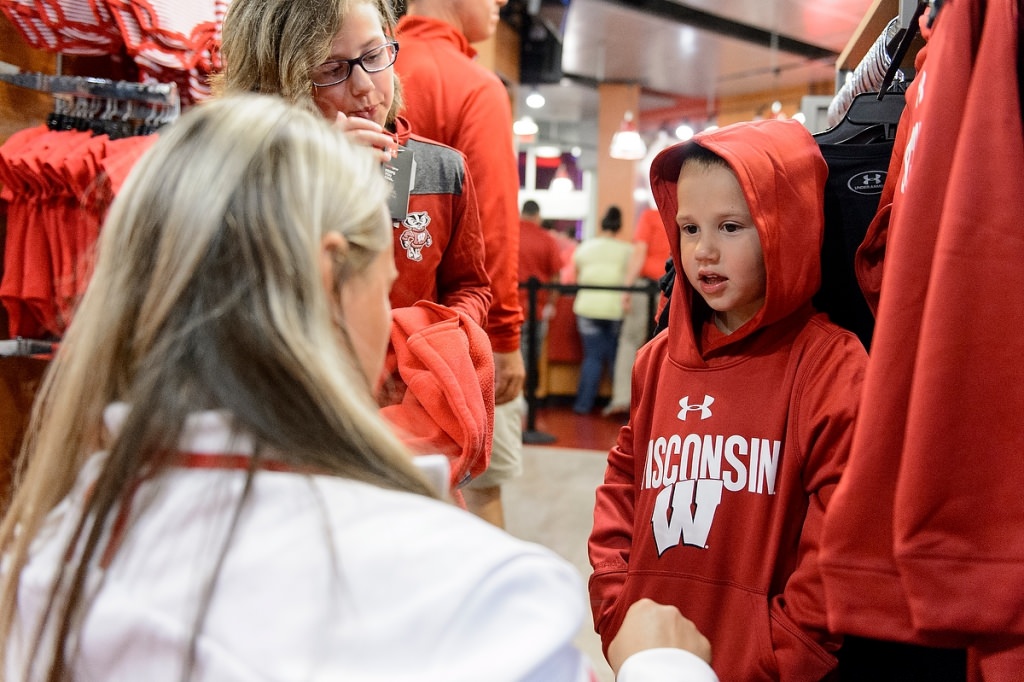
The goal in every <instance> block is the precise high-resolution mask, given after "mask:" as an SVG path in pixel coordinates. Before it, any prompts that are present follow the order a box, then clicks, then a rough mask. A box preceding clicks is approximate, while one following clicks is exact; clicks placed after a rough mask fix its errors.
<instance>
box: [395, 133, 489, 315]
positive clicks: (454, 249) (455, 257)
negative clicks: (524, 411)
mask: <svg viewBox="0 0 1024 682" xmlns="http://www.w3.org/2000/svg"><path fill="white" fill-rule="evenodd" d="M394 135H395V138H396V139H397V141H398V143H399V144H400V145H402V146H404V147H405V148H406V149H407V150H409V151H411V152H412V153H413V154H414V158H415V159H416V174H415V176H414V179H413V188H412V191H411V193H410V195H409V213H408V215H407V216H406V218H405V220H403V221H402V222H396V223H395V224H394V238H395V266H396V267H397V269H398V279H397V280H395V284H394V286H393V287H392V288H391V307H392V308H406V307H408V306H411V305H415V304H416V303H417V302H418V301H432V302H434V303H440V304H441V305H445V306H448V307H449V308H454V309H456V310H458V311H460V312H463V313H465V314H466V315H467V316H468V317H469V319H471V320H473V321H474V322H476V323H477V324H479V325H480V326H483V325H485V324H486V322H487V310H488V308H489V307H490V303H491V289H490V283H491V280H490V278H489V277H488V276H487V270H486V267H485V264H484V238H483V232H482V230H481V227H480V214H479V213H478V211H477V205H476V203H477V197H476V190H475V189H474V186H473V181H472V179H471V177H470V173H469V171H468V170H467V169H466V163H465V159H464V158H463V156H462V154H460V153H459V152H457V151H456V150H454V149H452V148H450V147H448V146H446V145H443V144H440V143H438V142H435V141H433V140H428V139H426V138H424V137H421V136H419V135H416V134H413V133H412V129H411V128H410V126H409V123H408V121H406V120H405V119H404V118H402V117H401V116H399V117H398V118H397V119H396V120H395V132H394Z"/></svg>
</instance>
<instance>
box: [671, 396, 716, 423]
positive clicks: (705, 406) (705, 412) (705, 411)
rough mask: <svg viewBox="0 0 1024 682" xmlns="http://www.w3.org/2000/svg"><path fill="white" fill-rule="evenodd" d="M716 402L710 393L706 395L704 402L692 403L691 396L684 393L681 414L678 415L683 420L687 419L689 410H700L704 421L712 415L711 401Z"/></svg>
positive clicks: (680, 405)
mask: <svg viewBox="0 0 1024 682" xmlns="http://www.w3.org/2000/svg"><path fill="white" fill-rule="evenodd" d="M713 402H715V399H714V398H712V397H711V396H709V395H705V396H704V402H702V403H700V404H699V405H691V404H690V396H688V395H684V396H683V398H682V400H680V401H679V407H680V410H679V414H677V415H676V417H677V418H679V419H680V420H682V421H686V413H687V412H695V411H697V410H700V420H701V421H704V420H705V419H709V418H710V417H711V403H713Z"/></svg>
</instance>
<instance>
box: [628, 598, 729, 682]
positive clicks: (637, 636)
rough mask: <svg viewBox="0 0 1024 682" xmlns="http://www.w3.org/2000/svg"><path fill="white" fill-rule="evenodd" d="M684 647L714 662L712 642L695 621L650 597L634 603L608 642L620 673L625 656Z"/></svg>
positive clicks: (705, 659)
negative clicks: (616, 632)
mask: <svg viewBox="0 0 1024 682" xmlns="http://www.w3.org/2000/svg"><path fill="white" fill-rule="evenodd" d="M661 648H673V649H685V650H686V651H689V652H690V653H693V654H696V655H697V656H700V657H701V658H702V659H704V661H705V662H706V663H711V643H710V642H709V641H708V638H707V637H705V636H704V635H702V634H701V633H700V630H698V629H697V626H696V625H694V624H693V621H691V620H689V619H688V618H684V617H683V614H681V613H679V609H677V608H676V607H674V606H666V605H665V604H659V603H657V602H655V601H652V600H650V599H641V600H639V601H637V602H634V603H633V605H632V606H630V607H629V610H628V611H626V617H625V618H624V619H623V621H622V627H620V628H619V632H618V634H616V635H615V639H613V640H612V643H611V644H609V645H608V664H609V665H610V666H611V667H612V670H613V671H615V674H616V675H618V673H619V668H620V667H622V664H623V663H625V661H626V659H627V658H629V657H630V656H631V655H633V654H635V653H637V652H638V651H644V650H645V649H661Z"/></svg>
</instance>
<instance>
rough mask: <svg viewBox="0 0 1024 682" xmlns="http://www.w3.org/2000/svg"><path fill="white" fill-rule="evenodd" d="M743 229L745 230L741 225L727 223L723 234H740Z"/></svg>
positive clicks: (723, 228)
mask: <svg viewBox="0 0 1024 682" xmlns="http://www.w3.org/2000/svg"><path fill="white" fill-rule="evenodd" d="M742 229H743V226H742V225H740V224H739V223H725V224H724V225H722V231H723V232H729V233H732V232H739V231H740V230H742Z"/></svg>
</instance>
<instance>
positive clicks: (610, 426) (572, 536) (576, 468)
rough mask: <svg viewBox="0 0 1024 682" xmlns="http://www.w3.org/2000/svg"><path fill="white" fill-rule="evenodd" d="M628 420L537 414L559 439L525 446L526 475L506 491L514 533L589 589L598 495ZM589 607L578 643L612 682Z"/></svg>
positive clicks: (561, 411)
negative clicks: (560, 561) (561, 561)
mask: <svg viewBox="0 0 1024 682" xmlns="http://www.w3.org/2000/svg"><path fill="white" fill-rule="evenodd" d="M624 421H625V420H624V419H620V418H606V417H602V416H600V413H599V411H595V413H594V414H593V415H577V414H574V413H573V412H572V410H571V409H570V408H569V407H568V406H565V407H561V406H556V407H544V408H540V409H538V410H537V412H536V413H535V415H534V422H535V424H534V426H535V430H536V431H538V432H541V433H544V434H546V435H549V436H553V437H554V439H555V440H554V441H553V442H551V443H549V444H545V445H526V446H524V448H523V475H522V476H521V477H519V478H518V479H516V480H515V481H514V482H512V483H511V484H508V485H506V486H505V487H504V490H503V498H504V503H505V518H506V524H507V529H508V532H510V533H511V534H512V535H515V536H516V537H520V538H523V539H525V540H530V541H532V542H537V543H539V544H542V545H544V546H546V547H548V548H550V549H552V550H553V551H554V552H556V553H557V554H559V555H561V556H562V557H563V558H565V559H567V560H568V561H569V562H570V563H572V564H573V565H574V566H575V567H576V568H577V570H579V572H580V578H581V581H582V584H583V585H584V586H585V585H586V582H587V579H588V578H589V577H590V570H591V569H590V563H589V561H588V559H587V538H588V537H589V535H590V528H591V525H592V523H593V509H594V491H595V489H596V488H597V486H598V485H599V484H600V483H601V480H602V478H603V476H604V466H605V459H606V456H607V452H608V448H609V447H611V445H612V444H613V443H614V442H615V438H616V435H617V434H618V431H619V428H620V427H621V425H622V424H623V423H624ZM581 597H582V598H583V599H584V601H585V603H586V604H587V609H586V613H585V617H584V623H583V625H582V627H581V628H580V632H579V635H578V636H577V638H576V644H577V646H579V647H580V649H582V650H583V651H584V652H586V653H587V655H588V656H590V658H591V660H592V661H593V663H594V667H595V670H596V672H597V675H598V679H599V680H601V682H612V679H613V676H612V672H611V669H610V668H609V667H608V664H607V663H606V662H605V660H604V656H603V654H602V653H601V643H600V639H599V638H598V636H597V634H596V633H595V632H594V625H593V621H592V620H591V615H590V609H589V598H588V597H587V595H586V593H585V591H584V593H583V594H582V595H581Z"/></svg>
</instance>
